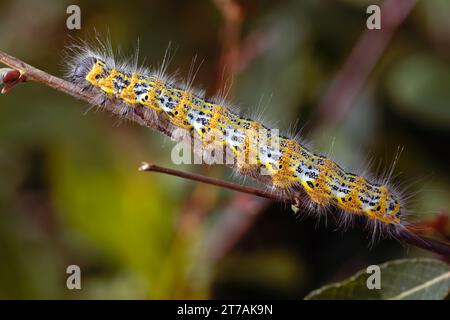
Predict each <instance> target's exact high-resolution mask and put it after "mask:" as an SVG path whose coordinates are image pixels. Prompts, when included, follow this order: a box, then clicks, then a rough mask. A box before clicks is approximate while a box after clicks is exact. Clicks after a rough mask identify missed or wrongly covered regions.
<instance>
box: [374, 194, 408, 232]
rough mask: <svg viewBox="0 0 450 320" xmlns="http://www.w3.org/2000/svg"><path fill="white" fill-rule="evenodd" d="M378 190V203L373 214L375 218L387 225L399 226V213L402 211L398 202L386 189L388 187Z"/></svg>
mask: <svg viewBox="0 0 450 320" xmlns="http://www.w3.org/2000/svg"><path fill="white" fill-rule="evenodd" d="M380 190H381V197H380V200H379V202H378V203H377V204H376V208H375V209H374V213H375V214H376V216H377V218H378V219H379V220H381V221H383V222H386V223H389V224H400V223H401V211H402V209H403V208H402V206H401V204H400V200H399V199H398V198H397V196H396V195H395V194H394V193H392V192H391V191H390V190H389V189H388V187H386V186H381V187H380Z"/></svg>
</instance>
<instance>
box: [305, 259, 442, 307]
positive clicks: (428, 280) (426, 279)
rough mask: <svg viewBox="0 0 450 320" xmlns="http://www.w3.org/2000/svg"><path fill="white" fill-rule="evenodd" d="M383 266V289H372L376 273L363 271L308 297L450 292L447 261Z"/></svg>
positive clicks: (433, 296)
mask: <svg viewBox="0 0 450 320" xmlns="http://www.w3.org/2000/svg"><path fill="white" fill-rule="evenodd" d="M379 267H380V275H381V288H380V289H372V290H369V289H368V288H367V285H366V283H367V279H368V277H370V276H371V275H372V274H373V273H367V272H366V270H361V271H360V272H358V273H356V274H355V275H354V276H352V277H350V278H349V279H347V280H344V281H342V282H337V283H333V284H329V285H326V286H324V287H322V288H320V289H317V290H314V291H313V292H311V293H310V294H308V295H307V296H306V297H305V299H306V300H327V299H348V300H350V299H352V300H355V299H356V300H366V299H391V300H419V299H420V300H438V299H439V300H441V299H444V298H445V297H446V296H447V295H448V294H449V292H450V267H449V265H447V264H446V263H444V262H441V261H438V260H432V259H404V260H395V261H390V262H386V263H384V264H382V265H380V266H379Z"/></svg>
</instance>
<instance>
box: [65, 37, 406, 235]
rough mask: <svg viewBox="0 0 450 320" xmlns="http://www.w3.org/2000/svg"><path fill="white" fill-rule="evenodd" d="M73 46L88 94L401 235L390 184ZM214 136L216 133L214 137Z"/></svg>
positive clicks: (76, 70)
mask: <svg viewBox="0 0 450 320" xmlns="http://www.w3.org/2000/svg"><path fill="white" fill-rule="evenodd" d="M99 47H100V48H99V49H95V48H92V47H90V46H89V45H87V44H86V43H83V44H82V45H77V46H74V48H73V50H72V52H71V58H72V59H70V63H69V64H68V65H67V78H68V79H69V80H70V81H72V82H73V83H75V84H78V85H80V86H81V87H83V88H84V90H92V91H94V92H97V93H98V94H99V95H100V96H101V97H102V99H103V101H107V100H108V101H112V102H113V103H115V104H117V105H118V106H120V108H121V110H122V112H123V113H124V114H127V113H134V114H135V115H138V116H139V117H141V118H142V119H143V120H145V121H151V122H156V123H159V122H165V123H166V124H168V126H169V128H170V129H169V130H170V131H173V130H175V129H184V130H186V131H188V132H189V134H190V135H191V136H196V137H200V138H201V145H202V147H203V148H207V147H210V146H216V147H219V148H224V149H225V150H228V151H231V154H232V155H233V156H234V159H233V161H232V162H231V163H228V162H227V163H228V164H230V165H231V166H232V167H233V168H234V169H235V170H236V171H237V172H239V173H240V174H243V175H246V176H250V177H252V178H254V179H255V180H257V181H259V182H261V183H262V184H264V185H265V186H267V187H268V188H270V189H271V190H273V191H278V192H282V193H284V194H289V195H293V197H297V196H298V195H299V194H301V195H302V196H303V197H304V198H305V199H307V200H308V203H309V204H310V207H311V208H313V210H316V211H320V210H322V209H326V208H328V207H329V206H335V207H337V208H339V209H341V211H342V212H343V215H342V216H343V217H344V221H346V222H347V221H349V220H352V218H354V217H365V218H366V219H367V221H368V222H369V223H373V224H374V225H375V228H374V230H377V229H378V230H382V231H387V232H388V233H389V234H390V235H394V236H395V235H396V231H397V230H400V228H403V226H404V223H405V215H406V209H405V205H404V203H403V200H402V197H401V195H400V194H399V193H398V192H397V191H395V190H394V188H393V187H391V186H389V185H388V182H389V181H388V180H389V179H385V180H384V181H382V182H381V183H376V182H373V181H370V180H369V179H366V178H364V177H362V176H360V175H356V174H353V173H349V172H346V171H344V170H343V169H342V168H341V167H340V166H339V165H338V164H336V163H335V162H334V161H332V160H330V159H328V158H327V157H325V156H322V155H318V154H315V153H314V152H312V151H311V150H309V149H308V148H307V147H306V146H305V145H304V144H302V143H301V142H299V141H297V139H292V138H289V137H286V136H277V135H276V134H275V132H276V130H274V129H271V128H268V127H266V126H265V125H263V124H262V123H260V122H258V121H254V120H252V119H250V118H247V117H243V116H241V115H239V114H238V113H237V112H235V111H233V109H232V108H229V107H227V106H226V104H225V103H224V102H223V101H210V100H206V99H205V98H204V97H203V95H202V94H200V93H198V92H195V91H194V90H192V89H191V86H190V85H187V86H186V85H182V84H179V83H177V82H175V81H173V80H171V79H169V78H168V77H167V76H166V75H165V67H164V66H163V67H162V69H161V70H160V71H155V72H152V71H150V70H148V69H145V68H142V67H138V66H137V62H136V61H135V62H133V63H125V62H118V61H116V60H115V59H114V55H113V54H112V50H111V49H110V48H109V47H108V46H106V45H104V44H100V46H99ZM213 133H214V134H213Z"/></svg>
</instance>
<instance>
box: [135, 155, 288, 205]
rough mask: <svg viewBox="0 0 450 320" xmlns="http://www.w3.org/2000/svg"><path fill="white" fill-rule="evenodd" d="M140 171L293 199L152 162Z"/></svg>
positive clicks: (281, 198) (278, 199)
mask: <svg viewBox="0 0 450 320" xmlns="http://www.w3.org/2000/svg"><path fill="white" fill-rule="evenodd" d="M139 171H153V172H159V173H164V174H168V175H171V176H175V177H180V178H183V179H187V180H192V181H197V182H202V183H206V184H209V185H212V186H216V187H220V188H226V189H230V190H234V191H237V192H242V193H247V194H251V195H254V196H258V197H262V198H267V199H272V200H275V201H280V202H292V199H289V198H286V197H282V196H278V195H276V194H273V193H270V192H267V191H264V190H261V189H257V188H252V187H247V186H243V185H240V184H236V183H232V182H228V181H224V180H219V179H215V178H210V177H206V176H202V175H198V174H194V173H189V172H184V171H179V170H175V169H170V168H165V167H160V166H157V165H154V164H150V163H147V162H144V163H142V165H141V166H140V167H139Z"/></svg>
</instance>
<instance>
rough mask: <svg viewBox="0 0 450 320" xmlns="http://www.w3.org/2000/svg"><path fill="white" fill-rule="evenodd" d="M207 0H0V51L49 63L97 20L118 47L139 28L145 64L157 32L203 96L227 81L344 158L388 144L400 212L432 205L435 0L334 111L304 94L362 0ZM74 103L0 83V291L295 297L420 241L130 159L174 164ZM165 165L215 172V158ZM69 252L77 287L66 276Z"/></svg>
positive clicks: (155, 147) (442, 40)
mask: <svg viewBox="0 0 450 320" xmlns="http://www.w3.org/2000/svg"><path fill="white" fill-rule="evenodd" d="M225 2H226V1H225ZM225 2H223V1H213V0H211V1H207V0H193V1H183V2H181V1H163V0H158V1H120V2H119V1H117V2H116V1H95V2H93V1H87V0H86V1H54V0H42V1H33V0H14V1H12V0H9V1H0V8H1V11H0V49H1V50H4V51H5V52H7V53H9V54H11V55H14V56H17V57H18V58H20V59H23V60H24V61H26V62H28V63H30V64H32V65H34V66H36V67H38V68H41V69H43V70H45V71H48V72H50V73H52V74H55V75H60V76H61V75H62V69H63V68H62V65H63V64H64V54H63V51H64V48H65V46H66V45H67V44H69V43H70V42H71V41H72V40H71V38H70V37H75V38H77V37H81V38H86V37H87V36H91V37H92V35H93V34H94V32H95V30H97V31H98V32H99V33H100V34H104V35H106V34H107V33H109V35H110V37H111V40H112V43H113V45H114V46H119V45H120V46H121V47H122V48H123V49H124V50H125V52H130V53H132V52H133V50H134V48H135V47H136V43H137V39H139V46H140V55H141V57H145V61H146V63H147V64H148V65H152V66H157V64H158V63H159V62H160V61H161V60H162V57H163V55H164V52H165V50H166V48H167V46H168V43H169V42H171V43H172V47H175V48H177V50H176V53H175V55H174V58H173V60H172V63H171V65H170V67H169V71H171V72H173V71H176V70H178V73H179V75H180V77H182V78H183V77H184V78H186V76H187V75H188V72H189V67H190V65H191V61H192V58H193V57H194V56H195V55H197V56H198V58H199V59H198V60H202V59H204V62H203V64H202V67H201V68H200V70H199V72H198V75H197V77H196V79H195V82H194V83H195V85H196V86H198V87H202V88H204V89H205V90H206V92H207V94H208V95H209V96H211V95H214V94H215V93H217V92H218V88H221V87H223V86H224V83H225V84H228V86H229V87H230V98H231V100H232V101H234V102H236V103H237V104H239V105H240V106H242V109H243V110H244V112H247V113H248V114H251V115H255V114H256V115H259V114H264V119H267V121H268V122H269V123H270V122H271V123H275V124H276V126H278V127H280V128H286V130H287V131H289V130H291V131H294V130H295V129H293V128H294V127H295V125H296V126H297V129H299V128H303V135H305V136H307V137H308V140H310V141H311V142H312V143H313V144H314V146H315V148H316V149H317V150H319V151H321V152H324V153H327V152H329V150H332V151H331V153H332V154H333V157H334V158H335V159H336V160H337V161H338V162H339V163H342V164H345V166H346V167H347V168H360V167H364V166H365V164H367V163H368V162H369V161H370V160H373V162H374V164H375V165H374V167H375V168H376V167H377V165H378V164H379V163H381V167H387V166H389V163H391V162H392V160H393V158H394V155H395V152H396V150H397V147H398V146H404V151H403V153H402V155H401V158H400V161H399V163H398V166H397V168H396V170H395V172H396V174H399V176H398V178H397V181H398V182H400V183H401V184H405V185H407V186H410V192H412V193H417V195H415V196H414V199H413V201H412V202H411V208H412V211H413V212H414V213H415V215H416V216H417V218H418V219H420V220H430V219H433V217H435V216H436V215H437V214H439V213H441V214H446V213H447V210H448V209H449V208H450V197H449V196H450V182H449V163H450V154H449V152H448V148H449V138H450V126H449V124H450V105H449V101H450V59H449V58H450V20H449V19H448V17H449V16H450V2H449V1H446V0H427V1H419V2H418V3H417V5H416V6H415V8H414V10H413V11H412V13H411V15H410V16H409V17H408V18H407V20H406V21H405V23H404V24H403V25H402V26H401V27H400V28H399V29H398V30H397V31H396V32H395V35H394V37H393V38H392V40H391V42H390V43H389V45H388V46H387V47H386V48H385V49H384V52H383V53H382V55H381V59H380V60H379V61H378V62H377V63H376V65H375V67H374V69H373V71H372V72H371V73H370V76H369V78H368V79H367V81H365V83H362V84H361V86H362V87H361V91H360V92H359V94H358V95H357V96H356V99H355V100H354V101H352V103H351V104H349V105H348V106H346V107H348V108H349V112H347V113H346V114H345V115H343V116H341V117H337V116H334V115H333V114H332V113H331V114H328V115H325V116H323V115H322V114H321V113H320V112H319V111H318V106H319V105H320V104H321V102H322V101H323V99H324V95H325V93H326V92H327V90H328V88H329V87H330V85H331V84H332V82H333V79H334V76H335V75H336V74H337V73H338V72H339V70H340V68H341V67H342V65H343V63H344V61H345V60H346V58H347V57H348V55H349V54H350V52H351V50H352V47H353V46H354V45H355V43H357V41H358V38H359V37H360V35H361V34H362V33H363V32H364V31H366V30H367V29H366V18H367V15H366V13H365V11H366V7H367V5H368V4H373V3H380V2H377V1H356V0H340V1H331V0H329V1H327V0H321V1H313V0H307V1H298V0H282V1H237V2H235V3H234V5H230V4H228V7H227V8H229V9H230V10H228V11H227V10H223V9H224V8H225V7H224V3H225ZM69 4H77V5H79V6H80V8H81V13H82V18H81V19H82V28H81V30H80V31H71V30H68V29H67V28H66V18H67V16H68V15H67V14H66V8H67V6H68V5H69ZM236 10H237V11H236ZM224 12H226V13H227V14H224ZM236 48H238V49H236ZM367 54H373V52H371V51H370V49H369V51H368V52H367ZM355 70H356V72H357V71H358V66H355ZM230 74H233V75H234V77H233V79H232V81H231V80H230ZM337 107H338V106H336V108H337ZM88 109H89V106H87V105H86V103H83V102H80V101H76V100H74V99H72V98H71V97H69V96H65V95H63V94H61V93H59V92H56V91H54V90H51V89H49V88H47V87H44V86H42V85H39V84H36V83H28V84H25V85H20V86H18V87H17V88H14V89H13V90H12V91H11V92H10V93H8V94H7V95H4V96H1V97H0V168H1V169H2V170H1V174H0V298H8V299H10V298H27V299H28V298H39V299H48V298H63V299H78V298H86V299H91V298H94V299H102V298H125V299H128V298H138V299H147V298H149V299H155V298H160V299H172V298H295V299H297V298H302V297H304V296H305V295H306V294H307V293H308V292H310V291H311V290H313V289H316V288H318V287H319V286H321V285H323V284H326V283H329V282H332V281H336V280H341V279H343V278H345V277H347V276H349V275H351V274H353V273H354V272H356V271H357V270H359V269H361V268H365V267H366V266H367V265H369V264H375V263H381V262H384V261H387V260H390V259H394V258H400V257H418V256H429V255H430V254H429V253H427V252H424V251H422V250H419V249H415V248H412V247H410V248H408V247H405V246H402V245H400V244H398V243H397V242H396V241H394V240H381V241H379V242H377V243H376V244H375V245H374V246H373V247H372V248H369V246H368V244H369V240H368V239H367V232H364V231H363V230H360V228H355V229H351V230H348V231H346V232H341V231H337V232H336V231H335V228H336V224H335V222H334V221H333V219H328V221H327V225H325V223H324V221H323V220H322V221H320V223H317V221H316V220H315V219H312V218H306V219H299V218H298V217H296V216H295V215H294V213H293V212H292V211H291V210H290V208H288V207H287V206H284V205H280V204H272V203H269V202H267V201H264V200H262V199H257V198H252V197H249V196H244V195H237V194H235V193H232V192H229V191H227V190H221V189H218V188H215V187H211V186H205V185H199V184H195V183H193V182H189V181H185V180H182V179H179V178H174V177H169V176H165V175H159V174H151V173H148V174H147V173H141V172H138V171H137V167H138V166H139V165H140V163H141V161H149V162H153V163H156V164H159V165H164V166H169V167H175V166H174V165H173V164H172V162H171V160H170V152H171V147H172V145H173V144H172V142H170V141H169V140H168V139H166V138H164V137H162V136H161V135H160V134H158V133H156V132H152V131H151V130H149V129H146V128H143V127H139V126H137V125H135V124H133V123H127V122H123V121H120V119H118V118H115V117H112V116H111V115H109V114H107V113H103V112H96V111H95V110H91V111H89V112H86V111H87V110H88ZM294 119H299V120H298V122H297V123H296V121H295V120H294ZM177 169H182V170H186V171H192V172H198V173H202V174H207V175H210V176H215V177H219V178H223V179H226V180H233V177H231V174H230V171H229V170H227V169H224V168H222V167H220V166H216V167H212V168H204V167H201V166H198V165H192V166H183V167H182V168H177ZM299 215H300V216H301V213H300V214H299ZM446 232H447V233H446ZM445 233H446V234H447V236H448V234H449V233H448V224H447V225H446V226H444V228H443V231H442V230H441V235H440V236H441V237H444V236H445ZM71 264H76V265H79V266H80V267H81V270H82V290H73V291H70V290H68V289H67V288H66V277H67V274H66V267H67V266H68V265H71Z"/></svg>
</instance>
